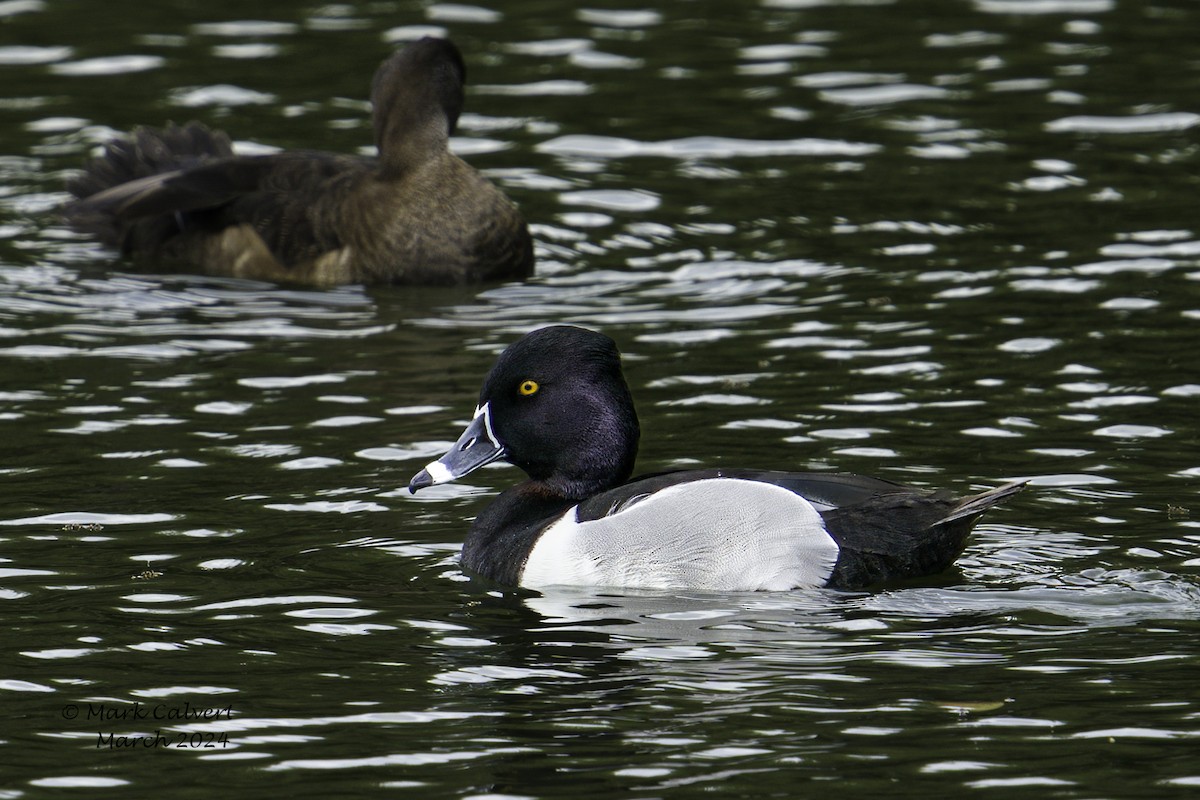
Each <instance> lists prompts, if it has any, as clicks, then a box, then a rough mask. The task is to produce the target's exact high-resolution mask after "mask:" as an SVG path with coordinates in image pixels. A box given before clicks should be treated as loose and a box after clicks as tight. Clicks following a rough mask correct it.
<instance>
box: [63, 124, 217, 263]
mask: <svg viewBox="0 0 1200 800" xmlns="http://www.w3.org/2000/svg"><path fill="white" fill-rule="evenodd" d="M231 155H233V145H232V143H231V142H230V141H229V137H228V136H227V135H226V134H225V133H223V132H222V131H214V130H211V129H209V128H207V127H205V126H204V125H201V124H200V123H199V122H189V123H187V124H186V125H176V124H174V123H168V124H167V126H166V127H164V128H145V127H139V128H136V129H134V131H133V133H131V134H130V135H129V136H126V137H123V138H120V139H114V140H113V141H111V142H109V143H108V144H107V145H105V147H104V153H103V154H102V155H100V156H98V157H96V158H93V159H92V160H91V161H90V162H89V163H88V164H87V166H86V167H85V168H84V171H83V172H82V173H80V174H79V175H76V176H75V177H73V178H71V179H70V180H69V181H67V191H68V192H70V193H71V194H72V195H73V196H74V197H75V198H76V199H75V200H74V201H72V202H70V203H68V204H67V206H66V207H65V208H64V209H63V214H64V216H65V217H66V219H67V222H68V223H69V224H70V225H71V227H73V228H75V229H76V230H78V231H81V232H83V233H89V234H91V235H93V236H95V237H97V238H98V239H100V241H102V242H104V243H105V244H107V245H109V246H112V247H122V245H123V243H124V239H125V233H126V230H125V225H123V224H122V223H121V222H120V220H119V219H118V218H117V215H116V213H115V212H116V210H117V209H118V208H119V207H120V205H121V203H122V202H124V201H125V200H127V199H128V198H129V197H131V196H132V195H134V194H135V193H136V192H137V191H140V190H141V189H144V188H145V186H146V184H148V183H152V182H154V181H155V180H156V179H158V178H159V176H163V175H167V174H171V173H175V172H177V171H179V170H183V169H188V168H190V167H194V166H196V165H197V164H200V163H202V162H204V161H208V160H211V159H215V158H225V157H227V156H231ZM126 189H127V191H126Z"/></svg>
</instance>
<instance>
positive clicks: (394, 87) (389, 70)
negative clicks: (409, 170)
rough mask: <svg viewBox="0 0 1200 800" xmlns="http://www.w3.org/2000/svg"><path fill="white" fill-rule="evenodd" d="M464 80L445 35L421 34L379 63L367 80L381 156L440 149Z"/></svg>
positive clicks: (459, 60) (459, 57)
mask: <svg viewBox="0 0 1200 800" xmlns="http://www.w3.org/2000/svg"><path fill="white" fill-rule="evenodd" d="M466 79H467V68H466V65H465V64H463V58H462V53H460V52H459V50H458V48H457V47H455V46H454V43H453V42H451V41H450V40H448V39H438V38H435V37H432V36H426V37H425V38H423V39H420V40H418V41H416V42H413V43H412V44H410V45H409V46H407V47H405V48H404V49H403V50H400V51H399V52H397V53H395V54H394V55H392V56H391V57H390V58H389V59H387V60H386V61H384V62H383V64H381V65H380V66H379V69H378V70H376V71H375V78H374V79H373V81H372V82H371V105H372V106H373V108H374V112H373V113H374V125H375V146H376V147H377V148H378V149H379V157H380V160H381V161H383V162H384V163H385V164H388V163H389V162H391V161H395V160H397V159H400V160H403V159H404V158H405V157H406V156H407V155H408V153H409V151H413V150H419V149H421V148H436V147H441V148H444V147H445V144H446V140H447V139H449V137H450V135H451V134H453V133H454V129H455V127H456V126H457V125H458V117H459V114H461V113H462V109H463V84H464V83H465V82H466Z"/></svg>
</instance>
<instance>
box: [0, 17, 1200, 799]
mask: <svg viewBox="0 0 1200 800" xmlns="http://www.w3.org/2000/svg"><path fill="white" fill-rule="evenodd" d="M428 26H433V27H435V28H438V29H440V30H442V31H444V32H448V33H449V34H450V35H451V36H452V37H453V38H454V39H455V40H456V41H457V42H458V44H459V45H460V46H461V47H462V49H463V50H464V52H465V53H466V57H467V62H468V70H469V77H470V80H471V82H472V88H471V89H470V91H469V94H468V114H467V115H466V117H465V118H464V120H463V124H462V128H461V130H460V134H459V137H458V139H457V140H456V146H457V147H458V149H459V150H460V151H461V152H462V153H463V154H464V155H465V156H466V157H467V158H468V159H469V160H470V161H471V162H472V163H473V164H475V165H476V166H477V167H479V168H480V169H483V170H485V171H487V172H488V174H489V175H491V176H492V177H493V178H494V179H495V180H496V181H497V182H498V183H500V184H501V185H503V186H504V187H505V189H506V190H507V191H508V192H509V193H510V195H511V196H512V197H513V198H514V199H516V200H517V201H518V202H519V203H520V204H521V206H522V209H523V210H524V212H525V214H526V216H527V217H528V218H529V219H530V221H531V222H532V223H533V228H534V232H535V236H536V238H537V240H538V256H539V266H538V273H537V276H536V277H535V278H534V279H533V280H531V281H529V282H528V283H526V284H524V285H509V286H492V287H485V288H483V289H470V290H392V289H372V290H364V289H362V288H361V287H345V288H341V289H337V290H331V291H299V290H295V289H281V288H279V287H274V286H269V285H264V284H252V283H245V282H236V281H227V280H216V279H210V278H203V277H195V276H182V275H154V274H146V273H140V272H133V271H131V270H130V268H129V267H128V266H123V265H120V264H114V263H113V262H112V260H111V258H110V254H106V253H105V252H103V251H102V250H100V249H99V248H97V247H96V246H94V245H92V244H90V243H88V242H87V241H84V240H81V239H79V238H78V237H76V236H74V235H73V234H70V233H68V232H66V231H64V230H63V229H61V228H60V227H58V226H57V224H56V222H55V220H54V218H53V215H52V211H53V208H54V207H55V206H56V205H57V204H58V203H60V202H61V201H62V200H63V199H64V195H63V193H62V184H63V178H64V175H65V174H67V172H68V171H69V170H72V169H75V168H77V167H78V166H79V164H81V163H82V161H83V160H84V158H85V157H86V155H87V154H88V153H89V152H90V151H91V149H92V148H93V147H94V146H95V145H96V143H97V142H100V141H102V140H103V139H105V138H106V137H107V136H109V135H111V134H112V133H113V132H114V131H117V130H124V129H127V128H129V127H131V126H133V125H135V124H138V123H151V124H158V123H161V122H163V121H165V120H167V119H175V120H178V121H183V120H186V119H191V118H197V119H201V120H203V121H206V122H208V123H210V124H214V125H218V126H222V127H224V128H226V129H228V130H229V131H230V132H231V134H233V136H234V138H235V139H237V140H238V141H239V142H241V143H242V144H243V146H247V147H248V146H251V145H267V146H277V147H321V148H326V149H332V150H343V151H352V150H354V149H356V148H360V147H363V146H365V145H366V144H367V143H369V141H370V134H369V125H368V119H367V108H366V106H365V103H364V102H363V98H364V96H365V94H366V90H367V86H368V82H369V79H370V76H371V73H372V72H373V70H374V68H375V66H376V65H377V63H378V62H379V61H380V60H381V59H382V58H383V57H384V55H385V54H386V53H387V52H389V50H390V48H391V46H392V44H391V43H393V42H396V41H400V40H403V39H405V38H411V37H412V36H414V35H419V34H420V33H421V32H422V31H423V30H424V29H425V28H426V27H428ZM1198 29H1200V7H1197V6H1196V5H1195V4H1194V3H1192V2H1188V1H1187V0H1175V1H1174V2H1158V1H1157V0H1151V2H1140V1H1139V0H976V1H975V2H938V3H935V2H918V1H917V0H896V1H895V2H886V0H885V1H884V2H862V3H853V2H850V3H839V2H822V0H760V2H756V3H723V2H715V0H695V1H694V2H664V3H659V4H657V5H654V6H650V5H642V4H632V5H628V6H625V5H621V4H613V3H604V4H600V3H596V4H589V5H586V6H584V7H575V6H572V5H569V4H550V3H539V2H512V3H494V4H491V5H488V6H487V7H486V8H484V7H477V6H462V5H451V4H433V5H429V4H421V3H414V2H384V3H359V4H352V3H347V4H334V5H315V4H314V5H304V4H299V5H298V4H293V3H284V2H273V3H255V4H250V5H247V4H243V3H224V4H220V3H208V4H205V5H203V6H199V5H194V4H186V3H181V2H167V3H153V4H146V3H133V2H127V1H126V0H118V1H116V2H107V3H95V2H82V0H79V1H78V2H65V1H64V2H57V1H56V0H45V1H44V2H42V1H41V0H9V1H8V2H0V87H2V88H0V131H2V133H3V142H4V146H3V154H0V436H3V441H4V447H3V451H2V452H3V459H2V460H0V481H2V482H3V483H2V485H3V495H2V496H3V508H2V510H0V558H2V559H3V560H2V561H0V615H2V616H0V625H2V627H3V631H4V636H5V641H4V644H5V646H4V649H3V656H2V658H0V700H2V701H3V703H2V706H0V752H2V753H3V758H0V797H2V798H27V797H60V796H76V797H88V798H92V797H134V796H137V797H150V796H168V797H201V796H203V797H210V796H211V795H212V793H213V791H214V788H215V789H216V790H217V791H219V792H220V793H221V794H222V795H223V796H226V797H230V798H234V797H237V798H243V797H244V798H256V797H262V796H264V795H266V794H267V793H270V794H272V795H279V796H291V797H313V798H327V797H350V796H355V797H392V796H397V795H399V796H413V797H461V798H467V797H492V798H557V797H572V798H581V797H582V798H590V797H597V798H607V797H631V798H658V797H671V798H676V797H692V796H702V795H703V796H723V797H826V796H829V795H830V794H833V793H836V794H840V795H842V796H845V797H879V796H885V795H886V796H889V797H899V798H908V797H911V798H930V797H935V798H936V797H961V796H979V797H1015V796H1020V797H1022V798H1081V799H1083V798H1089V799H1090V798H1140V797H1145V798H1174V797H1178V798H1184V797H1191V796H1194V795H1195V793H1196V791H1197V787H1198V786H1200V766H1197V760H1196V753H1197V738H1198V737H1200V702H1198V700H1200V698H1198V697H1197V690H1196V688H1195V687H1196V683H1195V681H1196V678H1195V676H1196V674H1197V672H1196V668H1197V655H1196V654H1197V641H1198V638H1197V635H1198V634H1200V624H1198V622H1197V620H1198V617H1200V581H1198V571H1200V531H1197V523H1196V514H1197V513H1200V511H1197V510H1196V507H1197V505H1200V504H1198V503H1197V501H1196V491H1197V479H1198V478H1200V455H1198V450H1197V438H1198V435H1200V415H1197V413H1196V403H1197V397H1200V375H1197V370H1196V367H1195V342H1196V334H1197V326H1198V325H1200V284H1198V283H1197V281H1198V280H1200V235H1198V233H1197V217H1196V209H1197V207H1198V206H1197V203H1196V195H1197V189H1198V184H1200V169H1198V163H1200V143H1198V142H1197V132H1198V131H1200V116H1197V114H1198V113H1200V108H1198V107H1197V100H1196V98H1197V97H1200V57H1198V55H1197V50H1196V46H1195V39H1196V37H1195V35H1194V34H1195V31H1196V30H1198ZM97 59H99V60H97ZM561 321H568V322H575V323H579V324H585V325H589V326H592V327H597V328H600V329H603V330H604V331H605V332H607V333H609V334H610V335H612V336H613V337H614V338H616V339H617V340H618V342H619V343H620V344H621V346H622V348H623V350H624V351H625V353H626V363H627V373H628V376H629V379H630V383H631V385H632V387H633V389H634V393H635V396H636V399H637V401H638V404H639V410H640V413H641V415H642V420H643V429H644V434H643V446H642V451H641V457H640V461H639V469H640V470H642V471H651V470H655V469H662V468H670V467H673V466H678V465H685V464H691V463H697V462H699V463H705V464H710V465H716V464H725V465H754V466H761V467H770V468H791V469H836V470H849V471H859V472H867V473H872V474H879V475H882V476H885V477H890V478H893V479H898V480H904V481H908V482H912V483H916V484H920V485H929V486H943V487H946V488H950V489H954V490H956V491H960V492H966V491H968V490H969V489H971V488H982V487H984V486H989V485H994V484H996V483H998V482H1000V481H1003V480H1006V479H1010V478H1014V477H1022V476H1025V477H1033V478H1034V486H1033V487H1032V488H1031V489H1030V490H1028V491H1026V492H1025V493H1024V494H1023V495H1021V496H1020V497H1018V498H1017V499H1016V500H1014V501H1013V502H1012V503H1010V504H1009V505H1008V506H1006V507H1005V508H1003V509H999V510H997V511H996V512H994V513H992V514H990V515H989V516H988V517H987V518H986V520H985V523H984V524H983V525H982V526H981V527H980V529H979V532H978V534H977V536H976V537H975V538H974V540H973V543H972V545H971V547H970V548H969V549H968V551H967V552H966V554H965V555H964V557H963V558H962V560H961V561H960V569H959V570H958V571H957V572H955V573H953V574H950V575H946V576H942V577H941V578H939V579H937V580H933V581H929V582H928V583H927V584H925V585H921V586H914V587H909V588H904V589H895V590H889V591H880V592H875V593H868V594H850V595H847V594H838V593H831V592H820V591H815V592H795V593H781V594H757V595H729V596H711V595H667V596H664V595H613V594H604V595H596V594H589V593H586V592H568V591H560V592H551V593H548V594H546V595H533V594H521V593H513V592H504V591H500V590H497V589H496V588H495V587H491V586H484V585H479V584H478V583H474V582H471V581H468V580H466V579H465V578H464V576H463V575H462V574H461V573H460V572H459V571H458V569H457V567H456V552H457V548H458V546H459V543H460V542H461V540H462V535H463V533H464V531H465V529H466V527H467V525H468V522H469V520H470V518H471V517H472V516H474V515H475V514H476V513H477V512H478V511H479V509H480V508H482V507H483V506H484V505H485V504H486V503H487V502H488V500H489V498H490V497H491V496H492V495H493V494H494V492H495V491H497V490H498V489H499V488H502V487H503V486H506V485H508V484H509V483H510V482H512V481H514V480H516V478H517V475H516V473H515V472H514V471H513V470H512V469H511V468H495V469H489V470H485V471H484V472H483V473H481V474H480V475H477V476H476V477H475V478H473V479H472V482H471V483H468V484H466V485H451V486H447V487H439V488H437V489H435V490H429V491H428V492H424V493H422V495H421V496H419V497H416V498H414V497H410V496H409V495H408V494H407V492H404V491H402V488H401V487H403V486H404V485H405V484H406V483H407V480H408V478H409V477H410V476H411V474H412V473H413V472H414V471H416V470H417V469H418V468H419V467H420V466H421V465H423V464H424V463H425V462H426V461H428V460H429V459H430V458H431V457H432V456H434V455H436V454H437V453H439V452H441V449H442V448H443V447H445V446H446V445H447V444H448V442H449V441H450V440H451V439H452V438H453V437H454V436H455V435H456V434H457V432H458V430H459V427H460V425H461V423H462V421H463V420H465V419H466V418H467V417H468V416H469V414H470V412H471V409H472V408H473V407H474V400H475V393H476V392H477V390H478V384H479V381H480V379H481V377H482V375H483V373H484V371H485V370H486V369H487V367H488V366H489V364H490V362H491V360H492V358H493V357H494V354H495V353H496V352H497V351H498V350H499V349H500V348H502V347H503V346H504V345H505V344H507V343H508V342H510V341H512V340H513V339H514V338H516V337H517V336H518V335H519V334H520V333H521V332H523V331H525V330H528V329H529V328H531V327H534V326H537V325H541V324H545V323H549V322H561ZM198 713H199V714H201V716H203V715H204V714H207V715H208V718H207V719H205V718H200V717H197V716H195V715H196V714H198ZM187 714H191V715H193V716H191V717H190V718H187V719H180V716H181V715H187ZM160 737H161V738H160Z"/></svg>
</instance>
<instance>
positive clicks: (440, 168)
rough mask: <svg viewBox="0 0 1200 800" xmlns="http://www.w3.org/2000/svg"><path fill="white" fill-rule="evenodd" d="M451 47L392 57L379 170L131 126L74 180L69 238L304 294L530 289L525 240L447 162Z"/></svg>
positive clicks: (195, 130) (213, 134)
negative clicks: (314, 289) (81, 235)
mask: <svg viewBox="0 0 1200 800" xmlns="http://www.w3.org/2000/svg"><path fill="white" fill-rule="evenodd" d="M465 76H466V70H465V68H464V66H463V62H462V56H461V55H460V54H459V52H458V49H457V48H456V47H455V46H454V45H453V44H451V43H450V42H448V41H446V40H443V39H435V38H430V37H427V38H425V39H422V40H420V41H418V42H415V43H413V44H412V45H410V46H408V47H407V48H405V49H404V50H401V51H400V52H398V53H396V54H394V55H393V56H392V57H390V58H389V59H387V60H386V61H385V62H384V63H383V64H382V65H381V66H380V68H379V70H378V71H377V72H376V73H375V79H374V82H373V83H372V89H371V101H372V104H373V106H374V116H373V124H374V131H375V144H376V146H377V148H378V151H379V154H378V157H377V158H366V157H360V156H350V155H337V154H333V153H324V152H317V151H290V152H283V153H277V154H272V155H262V156H237V155H234V154H233V148H232V146H231V144H230V141H229V137H228V136H226V135H225V134H224V133H222V132H220V131H213V130H210V129H208V128H206V127H204V126H203V125H201V124H200V123H197V122H191V123H188V124H187V125H184V126H178V125H174V124H170V125H167V126H166V127H165V128H161V129H153V128H138V129H136V130H135V131H134V132H133V133H132V134H131V135H130V136H129V137H127V138H123V139H118V140H116V141H113V142H111V143H109V144H108V145H107V147H106V148H105V152H104V154H103V155H102V156H100V157H99V158H96V159H94V160H93V161H92V162H91V163H90V164H89V165H88V166H87V169H86V171H85V172H83V173H82V174H81V175H79V176H78V177H76V178H74V179H73V180H71V181H70V182H69V183H68V187H67V188H68V190H69V191H70V192H71V194H73V195H74V196H75V197H76V198H77V199H76V200H74V201H72V202H70V203H69V204H68V205H67V206H66V208H65V209H64V213H65V216H66V218H67V220H68V222H69V223H70V224H71V225H72V226H73V227H75V228H76V229H77V230H80V231H83V232H86V233H90V234H92V235H94V236H96V237H97V238H98V239H100V241H102V242H103V243H105V244H107V245H109V246H111V247H115V248H117V249H119V250H120V251H121V252H122V253H123V254H125V255H128V256H132V257H134V258H136V259H139V260H142V261H149V262H151V263H154V264H155V265H163V266H171V267H176V266H185V267H190V268H194V269H198V270H200V271H202V272H206V273H209V274H214V275H233V276H238V277H246V278H258V279H265V280H274V281H286V282H304V283H314V284H338V283H375V284H379V283H395V284H427V285H437V284H462V283H472V282H477V281H489V280H505V279H516V278H524V277H527V276H528V275H529V274H530V273H531V272H532V269H533V246H532V241H531V239H530V236H529V230H528V228H527V227H526V225H525V221H524V220H523V219H522V217H521V215H520V213H519V212H518V211H517V209H516V207H515V206H514V205H513V204H512V202H511V201H510V200H509V199H508V198H507V197H505V196H504V194H503V193H501V192H500V190H499V189H497V188H496V187H495V186H494V185H493V184H491V183H490V182H489V181H488V180H487V179H485V178H484V177H483V176H482V175H480V174H479V173H478V172H476V171H475V170H474V169H472V168H471V167H470V166H468V165H467V164H466V163H465V162H464V161H463V160H462V159H460V158H458V157H457V156H455V155H453V154H452V153H451V152H450V151H449V149H448V147H447V144H448V140H449V137H450V135H451V134H452V133H453V131H454V128H455V125H456V124H457V122H458V116H459V113H460V112H461V110H462V105H463V82H464V80H465Z"/></svg>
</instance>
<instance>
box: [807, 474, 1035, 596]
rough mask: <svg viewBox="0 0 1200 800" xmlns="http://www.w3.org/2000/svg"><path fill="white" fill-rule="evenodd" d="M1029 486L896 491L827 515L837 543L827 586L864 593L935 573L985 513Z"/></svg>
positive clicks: (1016, 483) (947, 563) (955, 554)
mask: <svg viewBox="0 0 1200 800" xmlns="http://www.w3.org/2000/svg"><path fill="white" fill-rule="evenodd" d="M1024 487H1025V481H1013V482H1012V483H1006V484H1004V485H1003V486H998V487H996V488H995V489H989V490H988V491H986V492H983V493H981V494H976V495H972V496H970V497H963V498H953V497H947V496H945V495H944V494H942V493H940V492H939V493H935V494H932V495H922V494H918V493H916V492H904V491H902V492H894V493H890V494H883V495H879V496H877V497H874V498H872V499H870V500H867V501H865V502H861V503H857V504H854V505H850V506H843V507H841V508H835V509H831V510H829V511H825V512H823V513H822V514H821V516H822V517H823V518H824V519H825V526H826V529H827V530H828V531H829V535H830V536H832V537H833V538H834V540H835V541H836V542H837V543H838V547H839V548H840V552H839V553H838V560H837V564H835V565H834V569H833V573H832V574H831V575H830V577H829V580H828V582H827V584H826V585H827V586H829V587H831V588H834V589H860V588H865V587H867V586H871V585H873V584H878V583H884V582H890V581H896V580H904V579H906V578H918V577H922V576H925V575H936V574H938V573H939V572H944V571H945V570H946V569H948V568H949V567H950V565H951V564H953V563H954V560H955V559H956V558H958V557H959V555H961V554H962V551H963V548H964V547H966V544H967V538H968V537H969V536H970V535H971V529H972V528H973V527H974V525H975V521H976V520H978V519H979V516H980V515H981V514H983V512H985V511H987V510H988V509H989V508H991V507H992V506H994V505H996V504H997V503H1001V502H1003V501H1004V500H1007V499H1008V498H1010V497H1012V496H1013V495H1014V494H1016V493H1017V492H1019V491H1021V489H1023V488H1024Z"/></svg>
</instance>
